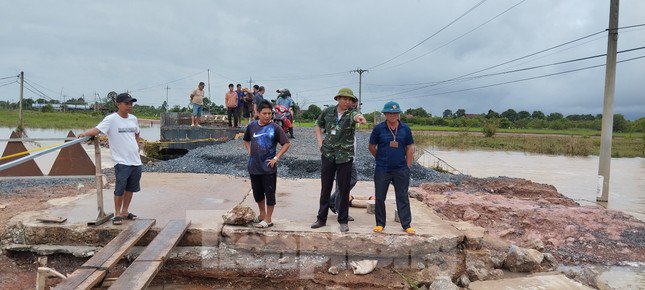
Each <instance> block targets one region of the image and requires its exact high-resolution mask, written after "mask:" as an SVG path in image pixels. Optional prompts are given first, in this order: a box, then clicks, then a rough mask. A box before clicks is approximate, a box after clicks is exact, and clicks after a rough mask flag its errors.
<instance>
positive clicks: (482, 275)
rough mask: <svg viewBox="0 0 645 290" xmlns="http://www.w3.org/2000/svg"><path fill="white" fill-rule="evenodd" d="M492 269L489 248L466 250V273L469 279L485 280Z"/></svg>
mask: <svg viewBox="0 0 645 290" xmlns="http://www.w3.org/2000/svg"><path fill="white" fill-rule="evenodd" d="M492 269H493V261H492V260H491V257H490V251H489V250H479V251H472V250H466V274H467V275H468V278H469V279H470V281H477V280H486V279H487V278H488V272H489V271H490V270H492Z"/></svg>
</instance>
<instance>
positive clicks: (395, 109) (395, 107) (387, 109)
mask: <svg viewBox="0 0 645 290" xmlns="http://www.w3.org/2000/svg"><path fill="white" fill-rule="evenodd" d="M381 113H401V106H399V103H397V102H394V101H391V102H387V103H385V106H383V110H381Z"/></svg>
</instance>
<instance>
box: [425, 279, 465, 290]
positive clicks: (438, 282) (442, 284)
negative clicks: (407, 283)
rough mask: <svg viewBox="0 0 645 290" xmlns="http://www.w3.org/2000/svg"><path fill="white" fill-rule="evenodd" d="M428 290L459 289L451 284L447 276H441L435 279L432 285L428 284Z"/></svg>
mask: <svg viewBox="0 0 645 290" xmlns="http://www.w3.org/2000/svg"><path fill="white" fill-rule="evenodd" d="M428 289H429V290H459V287H457V285H455V284H452V281H450V277H448V276H441V277H439V278H437V279H435V280H434V281H433V282H432V284H430V287H428Z"/></svg>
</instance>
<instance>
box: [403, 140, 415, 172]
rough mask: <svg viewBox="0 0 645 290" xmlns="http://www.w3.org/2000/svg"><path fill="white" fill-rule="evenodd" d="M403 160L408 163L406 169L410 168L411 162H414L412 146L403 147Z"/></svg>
mask: <svg viewBox="0 0 645 290" xmlns="http://www.w3.org/2000/svg"><path fill="white" fill-rule="evenodd" d="M405 159H406V161H407V163H408V168H410V166H412V160H414V144H410V145H408V146H405Z"/></svg>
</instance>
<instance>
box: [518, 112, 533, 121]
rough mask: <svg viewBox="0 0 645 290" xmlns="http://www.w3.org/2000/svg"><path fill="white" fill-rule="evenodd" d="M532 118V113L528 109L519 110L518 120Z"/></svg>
mask: <svg viewBox="0 0 645 290" xmlns="http://www.w3.org/2000/svg"><path fill="white" fill-rule="evenodd" d="M528 118H531V113H529V112H527V111H519V112H517V119H518V120H523V119H528Z"/></svg>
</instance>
